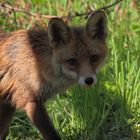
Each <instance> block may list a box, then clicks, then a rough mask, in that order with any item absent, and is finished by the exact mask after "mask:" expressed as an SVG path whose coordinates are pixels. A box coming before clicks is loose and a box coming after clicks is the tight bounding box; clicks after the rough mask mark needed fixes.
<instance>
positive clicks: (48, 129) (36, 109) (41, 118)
mask: <svg viewBox="0 0 140 140" xmlns="http://www.w3.org/2000/svg"><path fill="white" fill-rule="evenodd" d="M25 111H26V113H27V115H28V117H29V118H30V120H31V121H32V122H33V123H34V124H35V125H36V127H37V128H38V129H39V131H40V132H41V134H42V135H43V138H44V139H45V140H61V138H60V136H59V135H58V134H57V132H56V130H55V129H54V127H53V125H52V123H51V121H50V118H49V115H48V113H47V111H46V110H45V108H44V107H43V105H42V104H39V103H36V102H29V103H27V104H26V107H25Z"/></svg>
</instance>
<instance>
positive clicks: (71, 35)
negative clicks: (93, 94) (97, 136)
mask: <svg viewBox="0 0 140 140" xmlns="http://www.w3.org/2000/svg"><path fill="white" fill-rule="evenodd" d="M48 36H49V42H50V45H51V46H52V49H53V57H52V58H53V64H54V67H55V68H54V69H56V71H61V72H62V73H63V74H64V75H65V76H67V77H69V78H71V79H73V80H77V81H78V83H79V84H80V85H83V86H91V85H93V84H95V83H96V81H97V78H96V73H97V72H98V70H99V68H100V66H101V65H102V64H103V62H104V60H105V58H106V55H107V46H106V41H105V40H106V36H107V25H106V15H105V13H104V12H103V11H99V12H97V13H94V14H93V15H92V16H90V18H89V19H88V21H87V23H86V25H85V26H77V27H71V26H69V25H67V24H66V23H65V22H64V21H63V20H62V19H59V18H54V19H52V20H50V22H49V25H48Z"/></svg>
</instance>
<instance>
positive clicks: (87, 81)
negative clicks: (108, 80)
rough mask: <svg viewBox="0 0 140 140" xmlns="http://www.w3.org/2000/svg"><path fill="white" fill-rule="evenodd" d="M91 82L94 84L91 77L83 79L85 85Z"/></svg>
mask: <svg viewBox="0 0 140 140" xmlns="http://www.w3.org/2000/svg"><path fill="white" fill-rule="evenodd" d="M93 82H94V80H93V78H92V77H87V78H86V79H85V83H86V84H87V85H91V84H92V83H93Z"/></svg>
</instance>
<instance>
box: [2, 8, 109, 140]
mask: <svg viewBox="0 0 140 140" xmlns="http://www.w3.org/2000/svg"><path fill="white" fill-rule="evenodd" d="M106 36H107V27H106V16H105V14H104V12H102V11H101V12H97V13H96V14H93V15H92V16H91V17H90V18H89V19H88V21H87V23H86V25H85V26H76V27H74V26H69V25H67V24H66V23H65V22H64V21H63V20H62V19H59V18H54V19H52V20H51V21H50V22H49V24H48V28H47V29H39V30H35V29H31V30H19V31H15V32H12V33H8V34H1V35H0V102H1V103H8V104H10V105H11V106H13V107H14V108H20V109H22V110H25V111H26V112H28V111H27V110H26V109H27V104H28V103H31V102H37V103H41V104H42V103H43V102H44V101H45V100H48V99H49V98H50V97H52V96H53V95H55V94H57V93H58V92H60V91H62V90H65V89H67V88H69V87H70V86H72V85H73V84H75V83H79V84H80V85H82V86H92V85H94V84H95V83H96V81H97V78H96V73H97V72H98V70H99V68H100V67H101V65H102V64H103V62H104V60H105V58H106V55H107V46H106ZM27 114H28V113H27ZM31 120H32V119H31ZM39 130H40V129H39ZM40 131H41V130H40ZM42 133H43V132H42ZM0 135H2V134H0ZM43 136H44V138H47V136H48V140H56V138H52V137H53V136H50V135H48V134H44V133H43ZM56 137H57V136H56Z"/></svg>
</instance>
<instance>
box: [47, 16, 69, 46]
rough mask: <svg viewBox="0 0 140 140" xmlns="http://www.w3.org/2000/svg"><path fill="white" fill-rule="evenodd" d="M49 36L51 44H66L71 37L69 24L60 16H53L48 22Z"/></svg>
mask: <svg viewBox="0 0 140 140" xmlns="http://www.w3.org/2000/svg"><path fill="white" fill-rule="evenodd" d="M48 36H49V40H50V43H51V44H53V45H54V44H62V43H63V44H65V43H68V41H69V38H70V29H69V27H68V25H67V24H66V23H65V22H64V21H63V20H62V19H60V18H53V19H51V20H50V22H49V24H48Z"/></svg>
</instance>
